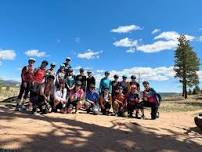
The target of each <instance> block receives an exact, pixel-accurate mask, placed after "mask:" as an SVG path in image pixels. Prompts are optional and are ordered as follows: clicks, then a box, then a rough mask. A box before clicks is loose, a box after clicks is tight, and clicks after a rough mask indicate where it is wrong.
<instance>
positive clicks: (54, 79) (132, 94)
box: [16, 57, 161, 119]
mask: <svg viewBox="0 0 202 152" xmlns="http://www.w3.org/2000/svg"><path fill="white" fill-rule="evenodd" d="M35 62H36V60H35V59H34V58H30V59H29V60H28V65H27V66H24V67H23V69H22V72H21V78H22V83H21V87H20V92H19V96H18V100H17V105H16V110H18V111H21V110H27V109H30V110H31V111H32V113H33V114H39V113H44V114H46V113H49V112H61V113H77V111H78V110H79V109H81V110H86V111H87V113H93V114H104V115H114V116H124V117H137V118H144V107H151V119H156V118H158V116H159V112H158V108H159V105H160V101H161V97H160V95H159V94H158V93H157V92H156V91H155V90H154V89H152V88H151V87H150V85H149V82H148V81H144V82H143V86H144V91H143V92H141V91H140V84H139V83H138V82H137V81H136V77H135V75H132V76H131V80H130V81H129V82H128V81H127V76H126V75H123V76H122V80H121V81H119V76H118V75H114V80H113V81H112V80H110V78H109V76H110V72H108V71H106V72H105V73H104V74H105V76H104V77H103V78H102V79H101V81H100V84H99V88H98V89H97V88H96V79H95V77H94V76H93V73H92V71H87V76H86V75H85V70H84V69H83V68H80V70H79V74H78V75H74V71H73V69H72V67H71V58H70V57H67V58H66V59H65V62H64V63H63V64H61V65H60V67H59V69H58V70H57V71H55V68H56V64H55V63H51V64H50V68H47V66H48V61H45V60H44V61H42V63H41V66H40V67H39V68H34V64H35ZM28 97H29V100H27V99H28ZM26 102H28V103H29V104H28V105H27V106H25V103H26ZM140 113H141V114H140Z"/></svg>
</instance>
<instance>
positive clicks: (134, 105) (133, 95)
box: [127, 85, 144, 118]
mask: <svg viewBox="0 0 202 152" xmlns="http://www.w3.org/2000/svg"><path fill="white" fill-rule="evenodd" d="M139 101H140V97H139V93H138V89H137V86H136V85H131V87H130V92H129V94H128V96H127V109H128V114H129V117H133V111H134V110H135V109H136V114H135V116H136V118H138V113H139V108H140V107H139ZM142 117H144V115H142Z"/></svg>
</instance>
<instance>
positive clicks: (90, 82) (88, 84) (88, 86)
mask: <svg viewBox="0 0 202 152" xmlns="http://www.w3.org/2000/svg"><path fill="white" fill-rule="evenodd" d="M91 84H93V85H95V78H94V77H93V76H92V77H88V78H87V90H90V85H91Z"/></svg>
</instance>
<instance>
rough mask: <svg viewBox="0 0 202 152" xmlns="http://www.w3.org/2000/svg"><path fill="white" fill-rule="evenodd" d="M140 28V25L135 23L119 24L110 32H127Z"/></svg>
mask: <svg viewBox="0 0 202 152" xmlns="http://www.w3.org/2000/svg"><path fill="white" fill-rule="evenodd" d="M137 30H142V28H141V27H139V26H137V25H126V26H119V27H118V28H115V29H112V30H111V32H113V33H129V32H132V31H137Z"/></svg>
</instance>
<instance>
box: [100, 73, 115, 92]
mask: <svg viewBox="0 0 202 152" xmlns="http://www.w3.org/2000/svg"><path fill="white" fill-rule="evenodd" d="M105 88H108V89H109V92H110V93H111V91H112V82H111V80H110V79H109V78H106V77H104V78H102V79H101V81H100V88H99V91H100V93H101V92H102V91H103V90H104V89H105Z"/></svg>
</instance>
